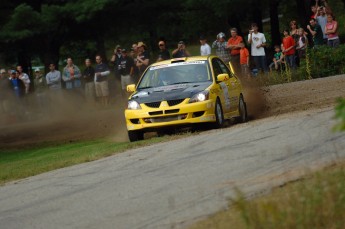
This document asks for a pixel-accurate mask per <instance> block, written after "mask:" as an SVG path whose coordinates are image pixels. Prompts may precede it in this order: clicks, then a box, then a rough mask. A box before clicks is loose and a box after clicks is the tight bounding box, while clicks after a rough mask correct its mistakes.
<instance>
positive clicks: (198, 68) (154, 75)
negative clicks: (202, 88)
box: [138, 61, 212, 89]
mask: <svg viewBox="0 0 345 229" xmlns="http://www.w3.org/2000/svg"><path fill="white" fill-rule="evenodd" d="M208 81H212V78H211V74H210V73H209V70H208V64H207V61H193V62H178V63H171V64H165V65H159V66H151V67H150V68H149V69H148V70H147V71H146V72H145V75H144V76H143V77H142V79H141V81H140V83H139V85H138V89H144V88H151V87H160V86H166V85H172V84H175V85H176V84H186V83H199V82H208Z"/></svg>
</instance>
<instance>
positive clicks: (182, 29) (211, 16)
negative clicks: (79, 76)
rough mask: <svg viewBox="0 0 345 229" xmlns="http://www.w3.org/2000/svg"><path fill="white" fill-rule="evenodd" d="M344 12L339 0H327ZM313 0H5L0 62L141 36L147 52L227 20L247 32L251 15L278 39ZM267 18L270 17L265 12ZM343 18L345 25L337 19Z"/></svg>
mask: <svg viewBox="0 0 345 229" xmlns="http://www.w3.org/2000/svg"><path fill="white" fill-rule="evenodd" d="M329 2H330V4H331V5H332V6H333V8H336V9H339V11H340V12H344V5H345V0H333V1H331V0H330V1H329ZM314 3H315V1H313V0H294V1H289V0H280V1H278V0H261V1H257V0H247V1H245V2H244V1H242V0H217V1H206V0H174V1H161V0H150V1H144V0H27V1H22V0H3V1H2V7H1V9H0V25H1V31H0V48H1V49H0V50H1V51H0V63H3V64H6V65H8V64H19V65H22V66H23V67H24V68H25V69H27V68H30V66H31V64H32V62H33V61H36V62H37V61H38V62H40V63H41V64H44V65H45V66H47V64H49V63H50V62H54V63H56V64H58V63H59V61H61V60H62V59H64V58H66V57H67V56H73V58H74V59H77V58H81V59H84V58H86V57H93V56H94V55H95V54H96V53H100V54H102V55H104V56H106V53H107V51H108V49H113V48H114V47H115V45H116V44H118V43H120V44H122V45H123V46H125V47H130V45H131V44H132V43H135V42H137V41H141V40H142V41H144V42H145V43H146V44H148V46H149V49H150V51H151V52H153V53H154V52H155V51H156V49H157V41H158V39H159V38H161V37H164V38H165V39H166V40H167V43H168V45H170V46H174V44H175V43H176V42H177V41H178V40H185V41H186V42H187V43H196V42H198V38H199V36H200V35H201V34H203V35H205V36H206V37H208V38H209V40H211V41H210V42H212V41H213V40H212V39H215V37H216V34H218V33H219V32H220V31H223V32H225V33H226V34H227V36H229V28H231V27H237V28H238V29H239V34H240V35H245V36H246V35H247V33H248V28H249V25H250V23H252V22H256V23H258V25H259V27H260V30H261V31H263V32H265V33H266V34H268V35H269V34H270V35H271V36H270V37H271V38H270V39H271V41H270V42H271V45H272V46H273V45H275V44H280V40H281V33H280V32H281V31H282V29H284V28H288V23H289V21H290V20H292V19H295V20H297V21H298V23H299V24H300V25H301V26H303V27H305V26H306V24H307V22H308V18H309V16H310V14H311V12H310V6H311V5H312V4H314ZM265 18H268V19H269V20H267V21H268V23H266V24H265V23H263V22H262V21H263V19H265ZM342 26H343V25H342Z"/></svg>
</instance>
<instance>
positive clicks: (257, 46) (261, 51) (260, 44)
mask: <svg viewBox="0 0 345 229" xmlns="http://www.w3.org/2000/svg"><path fill="white" fill-rule="evenodd" d="M248 43H249V44H250V45H251V55H252V57H253V59H254V63H255V67H256V68H257V69H261V70H262V71H264V72H265V73H267V72H268V67H267V64H266V53H265V47H266V38H265V35H264V34H263V33H260V32H259V27H258V25H257V24H256V23H252V26H251V30H249V35H248Z"/></svg>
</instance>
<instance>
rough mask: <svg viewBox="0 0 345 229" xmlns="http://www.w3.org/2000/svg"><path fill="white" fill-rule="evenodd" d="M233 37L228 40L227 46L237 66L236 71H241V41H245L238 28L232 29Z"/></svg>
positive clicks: (234, 65)
mask: <svg viewBox="0 0 345 229" xmlns="http://www.w3.org/2000/svg"><path fill="white" fill-rule="evenodd" d="M230 34H231V37H230V38H229V40H228V44H227V47H228V49H229V51H230V62H231V64H232V66H233V67H234V68H235V72H236V73H239V72H240V69H241V67H240V66H241V65H240V50H241V46H242V45H240V43H243V38H242V37H241V36H239V35H238V34H237V29H236V28H231V29H230Z"/></svg>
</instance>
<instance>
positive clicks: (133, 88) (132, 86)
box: [127, 84, 135, 92]
mask: <svg viewBox="0 0 345 229" xmlns="http://www.w3.org/2000/svg"><path fill="white" fill-rule="evenodd" d="M127 92H135V84H130V85H128V86H127Z"/></svg>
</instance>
